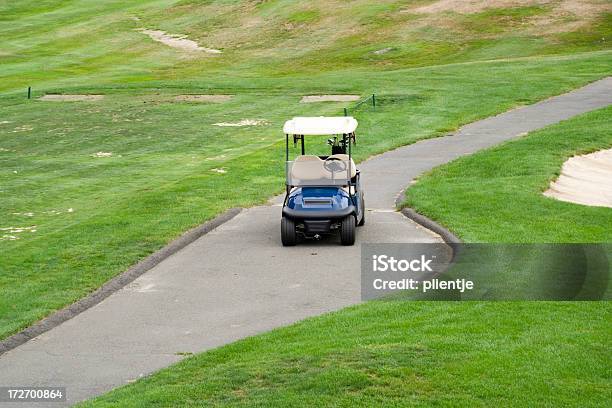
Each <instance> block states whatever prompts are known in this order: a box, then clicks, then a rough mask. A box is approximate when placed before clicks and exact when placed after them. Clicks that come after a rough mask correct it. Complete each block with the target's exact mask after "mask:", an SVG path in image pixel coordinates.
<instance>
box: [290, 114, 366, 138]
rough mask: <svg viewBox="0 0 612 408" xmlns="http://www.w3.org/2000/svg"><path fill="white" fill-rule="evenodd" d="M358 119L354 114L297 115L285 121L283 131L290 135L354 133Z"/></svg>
mask: <svg viewBox="0 0 612 408" xmlns="http://www.w3.org/2000/svg"><path fill="white" fill-rule="evenodd" d="M355 129H357V120H356V119H355V118H353V117H352V116H331V117H325V116H319V117H310V118H308V117H297V118H293V119H291V120H288V121H286V122H285V126H283V133H286V134H289V135H313V136H315V135H339V134H348V133H353V132H354V131H355Z"/></svg>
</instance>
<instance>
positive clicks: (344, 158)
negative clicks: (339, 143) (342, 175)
mask: <svg viewBox="0 0 612 408" xmlns="http://www.w3.org/2000/svg"><path fill="white" fill-rule="evenodd" d="M329 157H333V158H335V159H339V160H342V161H344V162H348V161H349V155H348V154H332V155H331V156H329ZM355 175H357V166H355V162H354V161H353V159H351V178H353V177H355Z"/></svg>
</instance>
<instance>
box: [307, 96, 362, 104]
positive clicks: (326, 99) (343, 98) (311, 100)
mask: <svg viewBox="0 0 612 408" xmlns="http://www.w3.org/2000/svg"><path fill="white" fill-rule="evenodd" d="M359 98H360V96H359V95H307V96H304V97H302V100H300V103H314V102H352V101H358V100H359Z"/></svg>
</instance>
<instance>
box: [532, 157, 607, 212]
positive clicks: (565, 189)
mask: <svg viewBox="0 0 612 408" xmlns="http://www.w3.org/2000/svg"><path fill="white" fill-rule="evenodd" d="M544 195H545V196H547V197H552V198H556V199H557V200H561V201H568V202H572V203H576V204H583V205H590V206H597V207H610V208H612V149H608V150H600V151H598V152H595V153H591V154H586V155H582V156H574V157H572V158H570V159H568V160H567V161H566V162H565V163H563V166H562V167H561V175H560V176H559V178H558V179H557V180H555V181H553V182H552V183H550V188H549V189H548V190H546V191H545V192H544Z"/></svg>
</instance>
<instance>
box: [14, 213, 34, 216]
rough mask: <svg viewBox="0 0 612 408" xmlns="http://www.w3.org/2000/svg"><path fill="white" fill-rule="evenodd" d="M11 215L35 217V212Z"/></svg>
mask: <svg viewBox="0 0 612 408" xmlns="http://www.w3.org/2000/svg"><path fill="white" fill-rule="evenodd" d="M11 214H12V215H23V216H24V217H33V216H34V213H33V212H23V213H18V212H15V213H11Z"/></svg>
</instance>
